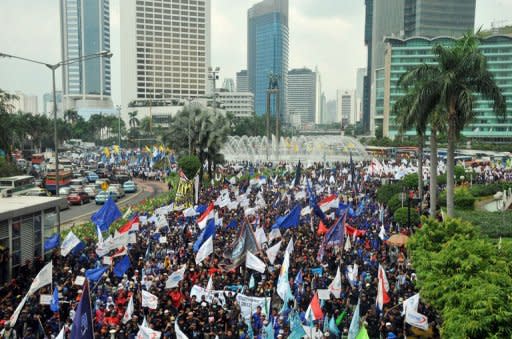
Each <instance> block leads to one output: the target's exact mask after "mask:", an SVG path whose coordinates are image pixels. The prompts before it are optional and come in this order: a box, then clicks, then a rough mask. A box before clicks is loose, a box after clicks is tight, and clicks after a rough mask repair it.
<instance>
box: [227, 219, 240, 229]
mask: <svg viewBox="0 0 512 339" xmlns="http://www.w3.org/2000/svg"><path fill="white" fill-rule="evenodd" d="M237 226H238V222H237V221H236V219H231V221H230V222H229V224H228V225H227V226H226V227H227V228H228V229H234V228H236V227H237Z"/></svg>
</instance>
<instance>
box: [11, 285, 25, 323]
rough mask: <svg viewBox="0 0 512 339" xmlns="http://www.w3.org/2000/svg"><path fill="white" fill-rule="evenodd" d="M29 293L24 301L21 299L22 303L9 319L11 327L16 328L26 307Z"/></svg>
mask: <svg viewBox="0 0 512 339" xmlns="http://www.w3.org/2000/svg"><path fill="white" fill-rule="evenodd" d="M27 297H28V293H27V294H25V296H24V297H23V299H21V301H20V303H19V304H18V307H16V309H15V310H14V313H13V314H12V315H11V317H10V318H9V323H10V324H11V327H14V325H16V321H17V320H18V317H19V316H20V313H21V310H23V307H24V306H25V303H26V302H27Z"/></svg>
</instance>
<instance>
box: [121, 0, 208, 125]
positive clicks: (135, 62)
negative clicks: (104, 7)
mask: <svg viewBox="0 0 512 339" xmlns="http://www.w3.org/2000/svg"><path fill="white" fill-rule="evenodd" d="M122 2H123V3H122V6H121V12H120V14H121V27H122V29H123V34H121V69H122V70H123V72H122V74H121V97H122V106H123V107H132V106H134V105H140V104H142V105H143V106H144V107H146V108H142V107H138V108H137V110H138V111H139V114H140V115H141V116H147V115H151V114H152V106H153V105H154V103H155V102H161V103H162V104H163V103H165V102H168V101H169V100H170V99H175V98H183V99H191V98H197V97H204V96H205V95H207V94H208V93H207V88H208V86H207V83H208V67H209V66H210V25H211V23H210V15H211V7H210V6H211V3H210V0H193V1H192V0H146V1H142V0H123V1H122ZM128 110H129V109H126V110H125V111H126V112H127V111H128ZM125 118H126V116H125Z"/></svg>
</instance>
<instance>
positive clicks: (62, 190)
mask: <svg viewBox="0 0 512 339" xmlns="http://www.w3.org/2000/svg"><path fill="white" fill-rule="evenodd" d="M69 193H71V187H69V186H64V187H59V195H60V196H66V195H68V194H69Z"/></svg>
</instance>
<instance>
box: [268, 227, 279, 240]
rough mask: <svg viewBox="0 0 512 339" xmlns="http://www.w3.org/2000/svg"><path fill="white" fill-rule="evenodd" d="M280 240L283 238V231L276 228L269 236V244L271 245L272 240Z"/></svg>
mask: <svg viewBox="0 0 512 339" xmlns="http://www.w3.org/2000/svg"><path fill="white" fill-rule="evenodd" d="M278 238H281V231H280V230H279V228H274V229H273V230H271V231H270V233H269V234H268V242H269V243H271V242H272V240H274V239H278Z"/></svg>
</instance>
